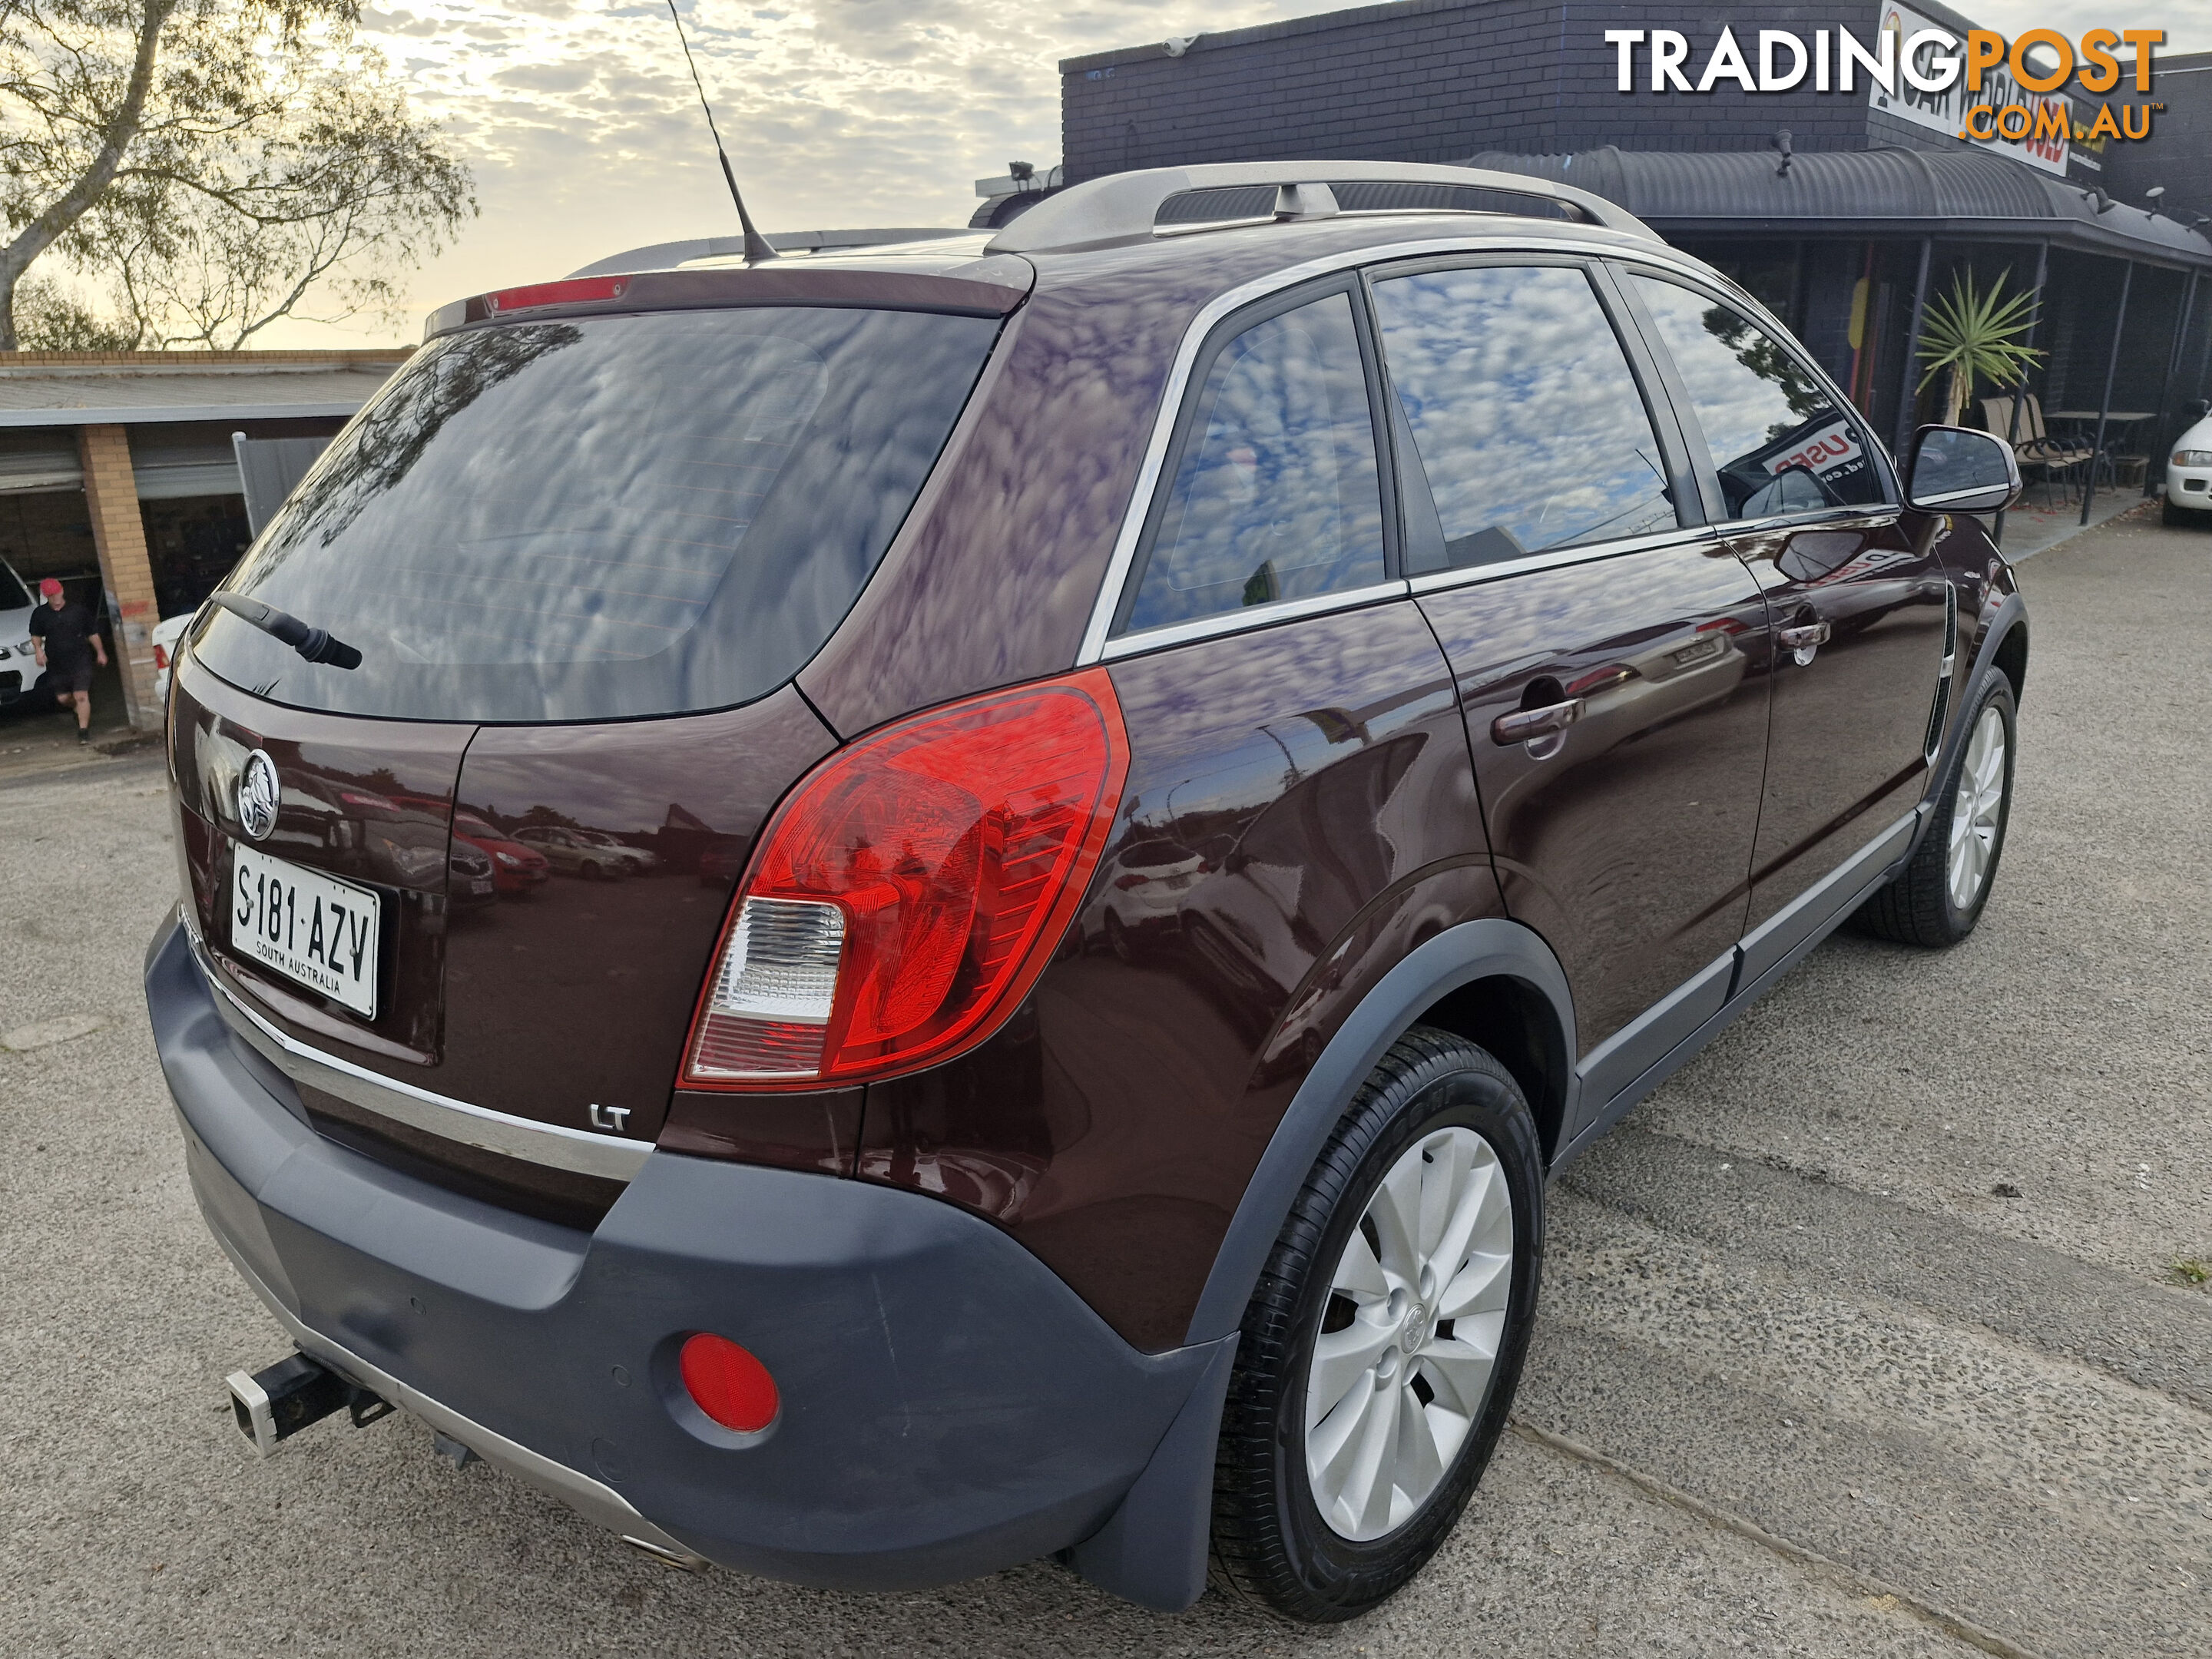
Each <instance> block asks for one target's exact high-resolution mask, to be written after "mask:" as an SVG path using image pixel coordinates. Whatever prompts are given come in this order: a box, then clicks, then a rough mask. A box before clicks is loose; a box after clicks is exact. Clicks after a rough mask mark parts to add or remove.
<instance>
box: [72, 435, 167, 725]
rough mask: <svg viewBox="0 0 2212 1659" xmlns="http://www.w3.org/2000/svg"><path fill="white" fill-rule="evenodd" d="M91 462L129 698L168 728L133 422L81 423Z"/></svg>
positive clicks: (132, 712)
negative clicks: (157, 688)
mask: <svg viewBox="0 0 2212 1659" xmlns="http://www.w3.org/2000/svg"><path fill="white" fill-rule="evenodd" d="M77 453H78V455H79V457H80V459H82V463H83V466H84V503H85V506H86V507H87V508H88V510H89V512H90V514H91V518H92V538H93V542H94V545H95V546H96V547H98V549H99V550H100V581H101V584H102V585H103V586H105V587H106V590H107V599H108V603H109V605H112V607H113V609H114V611H115V615H116V629H115V650H116V655H117V656H118V658H120V659H121V661H120V663H119V666H120V667H121V669H122V671H123V705H124V709H125V713H126V714H128V715H129V717H130V720H131V725H132V726H135V727H137V729H138V730H139V731H141V732H158V731H160V730H161V705H160V704H159V703H158V702H155V698H154V624H155V623H156V622H158V621H159V620H160V619H161V618H160V616H159V613H158V611H157V608H156V605H155V598H154V568H153V565H152V562H150V561H149V559H148V558H147V556H146V527H145V524H144V522H143V520H142V519H141V518H140V516H139V512H138V484H137V477H136V475H135V474H134V473H133V472H132V471H131V441H130V436H129V432H128V429H127V428H124V427H119V426H83V427H79V428H77Z"/></svg>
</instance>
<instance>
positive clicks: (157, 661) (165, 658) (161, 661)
mask: <svg viewBox="0 0 2212 1659" xmlns="http://www.w3.org/2000/svg"><path fill="white" fill-rule="evenodd" d="M168 665H169V647H167V646H166V645H157V646H155V647H154V671H155V673H157V674H158V673H160V672H161V671H162V670H163V669H164V668H167V666H168Z"/></svg>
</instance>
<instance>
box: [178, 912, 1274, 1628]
mask: <svg viewBox="0 0 2212 1659" xmlns="http://www.w3.org/2000/svg"><path fill="white" fill-rule="evenodd" d="M146 987H147V1000H148V1004H149V1008H150V1010H151V1012H152V1015H153V1023H154V1030H155V1039H156V1042H157V1045H158V1047H159V1048H160V1051H161V1062H162V1067H163V1070H164V1072H165V1073H166V1074H167V1079H168V1082H169V1086H170V1090H171V1092H172V1094H173V1096H174V1097H175V1099H176V1103H177V1107H178V1111H179V1116H180V1118H181V1120H182V1123H183V1127H184V1131H185V1142H186V1148H187V1152H186V1157H187V1163H188V1165H189V1168H190V1171H191V1180H192V1186H193V1191H194V1194H195V1195H196V1196H197V1200H198V1202H199V1205H200V1208H201V1210H202V1212H203V1213H204V1215H205V1217H206V1218H207V1221H208V1224H209V1225H210V1228H212V1229H213V1231H215V1233H216V1237H218V1238H219V1239H220V1240H221V1241H222V1244H223V1247H224V1249H226V1250H227V1251H228V1253H229V1254H230V1255H231V1257H232V1259H233V1260H234V1261H235V1262H236V1263H237V1264H238V1266H239V1267H240V1269H241V1271H242V1272H243V1273H245V1274H246V1277H247V1279H248V1280H249V1282H250V1283H252V1285H253V1286H254V1288H255V1289H256V1290H257V1291H259V1292H260V1294H261V1295H262V1297H264V1300H266V1301H267V1302H268V1303H269V1304H270V1308H271V1310H272V1311H274V1312H275V1313H276V1316H277V1317H278V1318H279V1319H280V1320H281V1321H282V1322H283V1323H284V1325H285V1327H286V1328H287V1330H288V1331H289V1333H290V1334H291V1336H292V1338H293V1340H295V1342H296V1343H297V1344H298V1345H299V1346H300V1347H301V1350H302V1351H303V1352H307V1353H309V1354H311V1355H313V1356H314V1357H315V1358H319V1359H320V1360H322V1361H324V1362H325V1364H329V1365H331V1367H332V1368H333V1369H334V1370H338V1371H340V1372H342V1373H343V1374H344V1375H345V1376H349V1378H351V1379H352V1380H353V1381H355V1382H356V1383H360V1384H361V1385H362V1386H363V1387H366V1388H368V1389H373V1390H374V1392H376V1393H377V1394H379V1395H382V1396H383V1397H384V1398H386V1399H387V1400H390V1401H392V1403H393V1404H395V1405H397V1406H399V1407H403V1408H404V1409H405V1410H407V1411H409V1412H410V1413H413V1414H414V1415H416V1416H417V1417H419V1418H421V1419H423V1420H425V1421H427V1422H428V1423H429V1424H431V1425H433V1426H434V1427H435V1428H437V1429H439V1430H441V1431H442V1432H444V1433H446V1434H447V1435H449V1436H450V1437H452V1438H453V1439H456V1440H459V1442H461V1443H463V1444H465V1445H466V1446H469V1447H470V1448H471V1449H474V1450H475V1451H477V1453H479V1454H480V1455H483V1457H484V1458H485V1459H486V1460H487V1461H489V1462H492V1463H494V1464H495V1465H498V1466H499V1467H501V1468H505V1469H507V1471H508V1472H510V1473H512V1474H517V1475H520V1476H521V1477H522V1478H523V1479H525V1480H530V1481H532V1482H533V1483H534V1484H536V1485H538V1486H541V1487H544V1489H546V1490H547V1491H549V1492H552V1493H553V1494H554V1495H556V1496H557V1497H559V1498H562V1500H563V1501H565V1502H567V1503H568V1504H570V1505H572V1506H573V1507H574V1508H575V1509H577V1510H579V1511H580V1512H581V1513H583V1514H585V1515H586V1516H589V1517H590V1518H591V1519H592V1520H594V1521H597V1522H599V1523H601V1524H602V1525H604V1526H606V1527H607V1528H610V1529H611V1530H612V1531H615V1532H617V1533H620V1534H627V1535H629V1536H631V1537H633V1538H635V1539H638V1540H640V1541H643V1542H645V1543H647V1544H649V1545H651V1546H653V1547H655V1548H658V1549H661V1550H665V1551H668V1552H671V1553H676V1554H679V1555H682V1554H696V1555H698V1556H701V1557H703V1558H705V1559H708V1560H711V1561H715V1562H719V1563H721V1564H723V1565H730V1566H734V1567H738V1568H741V1569H744V1570H747V1571H755V1572H759V1573H762V1574H763V1575H766V1576H769V1577H778V1578H785V1579H789V1580H793V1581H795V1582H799V1583H811V1584H818V1585H824V1586H831V1587H841V1588H848V1589H909V1588H919V1587H922V1586H927V1585H931V1584H936V1583H947V1582H951V1581H953V1580H956V1579H959V1578H963V1577H972V1576H975V1575H976V1574H978V1573H982V1572H987V1571H995V1570H998V1569H1000V1568H1002V1567H1006V1566H1009V1565H1015V1564H1017V1563H1018V1562H1021V1561H1024V1560H1029V1559H1034V1558H1036V1556H1039V1555H1042V1554H1045V1553H1050V1552H1053V1551H1055V1550H1059V1549H1062V1548H1065V1547H1070V1546H1074V1545H1078V1544H1079V1543H1081V1542H1082V1541H1085V1540H1088V1539H1092V1538H1093V1537H1094V1534H1095V1535H1097V1538H1098V1539H1099V1540H1100V1543H1097V1544H1093V1545H1091V1546H1089V1547H1085V1548H1084V1549H1079V1550H1078V1552H1077V1558H1076V1559H1077V1561H1078V1565H1079V1566H1082V1567H1085V1568H1086V1569H1088V1568H1089V1566H1090V1564H1091V1561H1093V1560H1095V1561H1096V1562H1097V1565H1098V1567H1099V1568H1100V1569H1101V1570H1100V1571H1095V1572H1094V1574H1093V1576H1095V1577H1099V1578H1101V1579H1102V1581H1106V1582H1109V1586H1110V1587H1111V1588H1114V1589H1117V1590H1120V1591H1121V1593H1123V1594H1125V1595H1133V1596H1135V1597H1136V1598H1137V1599H1139V1600H1143V1601H1147V1602H1150V1603H1151V1604H1152V1605H1154V1606H1175V1605H1181V1604H1182V1603H1184V1602H1186V1601H1188V1600H1191V1599H1194V1597H1195V1595H1196V1594H1197V1591H1198V1589H1199V1588H1200V1586H1201V1585H1202V1583H1203V1560H1202V1551H1203V1547H1204V1543H1203V1534H1204V1527H1203V1521H1202V1505H1203V1503H1204V1495H1205V1492H1206V1489H1208V1488H1210V1486H1211V1466H1212V1425H1213V1424H1214V1423H1215V1422H1216V1421H1218V1410H1219V1404H1220V1395H1221V1392H1222V1390H1223V1389H1224V1388H1225V1385H1226V1381H1227V1371H1228V1365H1227V1363H1226V1362H1227V1358H1228V1353H1229V1351H1230V1345H1231V1344H1233V1342H1234V1340H1235V1339H1234V1338H1233V1337H1231V1338H1230V1339H1228V1340H1226V1341H1225V1342H1218V1343H1212V1344H1206V1345H1203V1346H1192V1347H1186V1348H1182V1349H1177V1350H1176V1351H1174V1352H1169V1353H1165V1354H1158V1355H1152V1354H1144V1353H1140V1352H1137V1351H1136V1350H1134V1349H1133V1348H1131V1347H1130V1346H1128V1345H1127V1343H1126V1342H1124V1341H1122V1340H1121V1338H1120V1337H1119V1336H1118V1335H1116V1334H1115V1333H1114V1332H1113V1331H1112V1330H1111V1329H1109V1328H1108V1327H1107V1326H1106V1324H1105V1323H1104V1322H1103V1321H1102V1320H1100V1319H1099V1318H1098V1317H1097V1315H1096V1314H1094V1313H1093V1312H1092V1311H1091V1309H1090V1308H1089V1307H1088V1306H1086V1305H1085V1304H1084V1303H1083V1302H1082V1301H1081V1300H1080V1299H1079V1297H1076V1296H1075V1295H1074V1294H1073V1292H1072V1291H1069V1290H1068V1289H1067V1287H1066V1285H1064V1284H1063V1283H1062V1282H1061V1281H1060V1279H1058V1278H1056V1277H1055V1276H1054V1274H1053V1273H1051V1272H1050V1271H1049V1270H1048V1269H1047V1268H1046V1267H1044V1266H1043V1265H1042V1263H1041V1262H1039V1261H1037V1260H1036V1257H1034V1256H1032V1255H1030V1254H1029V1253H1028V1252H1027V1251H1025V1250H1024V1249H1021V1248H1020V1247H1019V1246H1018V1245H1017V1244H1015V1243H1013V1242H1012V1240H1011V1239H1009V1238H1008V1237H1006V1235H1005V1234H1003V1233H1001V1232H1000V1231H999V1230H998V1229H996V1228H994V1227H993V1226H991V1225H989V1224H988V1223H987V1222H985V1221H982V1220H981V1219H980V1218H976V1217H975V1216H973V1215H970V1214H969V1213H968V1212H964V1211H962V1210H959V1209H957V1208H955V1207H954V1206H951V1205H949V1204H945V1203H940V1202H939V1201H937V1200H933V1199H930V1198H927V1197H924V1196H921V1195H918V1194H910V1193H906V1192H902V1191H898V1190H896V1189H893V1188H884V1187H879V1186H873V1185H870V1184H868V1183H866V1182H857V1181H841V1180H836V1179H833V1178H831V1177H829V1176H815V1175H805V1174H798V1173H793V1172H791V1171H787V1170H772V1169H762V1168H755V1167H751V1166H748V1165H743V1164H723V1163H719V1162H714V1161H711V1160H707V1159H701V1158H685V1157H681V1156H678V1155H674V1154H670V1153H665V1152H654V1153H653V1154H652V1155H651V1156H650V1157H648V1158H646V1160H645V1161H644V1164H643V1165H642V1167H641V1169H640V1170H639V1172H638V1174H637V1176H636V1177H635V1179H634V1180H633V1181H632V1182H631V1183H630V1185H629V1188H628V1189H627V1190H626V1191H625V1193H624V1194H623V1197H622V1198H621V1199H620V1200H618V1201H617V1204H616V1205H615V1206H614V1208H613V1209H612V1210H611V1212H609V1213H608V1215H607V1217H606V1218H605V1221H603V1222H602V1223H601V1224H600V1225H599V1228H598V1230H597V1231H595V1232H592V1233H589V1234H586V1233H582V1232H577V1231H571V1230H568V1229H566V1228H562V1227H558V1226H555V1225H551V1224H549V1223H545V1222H542V1221H538V1220H535V1219H533V1218H529V1217H526V1216H521V1215H518V1214H515V1213H513V1212H508V1211H506V1210H503V1209H500V1208H498V1207H495V1206H491V1205H488V1204H484V1203H481V1202H479V1201H477V1200H473V1199H470V1198H466V1197H463V1196H460V1195H459V1194H454V1193H451V1192H447V1191H446V1190H445V1189H443V1188H438V1187H435V1186H432V1185H430V1184H428V1183H426V1182H422V1181H419V1180H416V1179H414V1178H412V1177H411V1176H406V1175H404V1174H401V1173H399V1172H398V1171H397V1170H392V1169H389V1168H386V1166H384V1165H383V1164H378V1163H376V1162H374V1161H373V1160H371V1159H368V1158H363V1157H361V1156H360V1155H358V1154H356V1153H355V1152H350V1151H349V1150H347V1149H346V1148H343V1147H341V1146H337V1145H336V1144H334V1143H332V1142H331V1141H329V1140H326V1139H324V1138H323V1137H322V1136H320V1135H319V1134H317V1133H315V1132H314V1130H313V1128H311V1127H309V1126H308V1123H307V1120H306V1118H305V1115H304V1114H303V1112H302V1111H301V1109H300V1106H299V1103H298V1099H297V1097H296V1094H295V1092H294V1091H293V1090H292V1088H291V1085H290V1084H289V1081H288V1080H287V1079H285V1078H284V1077H283V1074H282V1073H278V1072H276V1070H275V1069H274V1068H273V1067H271V1066H270V1065H269V1064H268V1063H267V1061H266V1060H264V1059H263V1058H262V1057H261V1056H260V1055H258V1054H256V1053H254V1052H253V1051H252V1049H251V1048H247V1047H246V1045H244V1044H242V1043H240V1042H238V1041H237V1040H236V1039H235V1038H234V1036H232V1035H231V1033H230V1032H229V1030H228V1028H227V1027H226V1026H225V1025H224V1024H222V1021H221V1019H220V1018H218V1017H217V1014H216V1009H215V1006H214V1003H213V1000H212V998H213V993H212V991H211V990H210V987H209V985H208V983H207V981H206V979H205V978H204V975H203V973H202V971H201V969H199V967H198V966H197V964H196V963H194V962H193V960H192V959H191V953H190V951H189V949H188V946H187V944H186V941H185V938H184V936H183V934H182V933H181V930H179V929H178V928H176V927H174V925H173V924H165V927H164V931H163V933H162V934H161V935H159V936H157V937H156V939H155V942H154V945H153V946H152V948H151V949H150V950H149V952H148V957H147V971H146ZM700 1330H712V1331H717V1332H720V1333H721V1334H725V1335H727V1336H729V1337H731V1338H732V1339H733V1340H737V1341H739V1342H742V1343H744V1345H745V1346H747V1347H749V1348H750V1349H751V1350H752V1351H753V1352H755V1353H757V1354H758V1355H759V1356H760V1357H761V1358H762V1359H763V1361H764V1362H765V1363H766V1364H767V1365H768V1366H769V1370H771V1372H772V1373H773V1374H774V1375H775V1378H776V1381H777V1383H778V1385H779V1387H780V1389H781V1391H782V1397H783V1402H784V1403H783V1410H782V1413H781V1416H780V1417H779V1418H778V1419H777V1420H776V1422H775V1424H774V1425H772V1426H771V1427H770V1428H769V1430H767V1431H764V1432H763V1434H761V1435H759V1436H757V1437H750V1438H749V1439H741V1438H740V1437H735V1436H730V1435H726V1434H724V1433H722V1431H718V1430H715V1429H714V1428H713V1427H712V1425H706V1424H705V1423H704V1420H703V1419H700V1418H699V1417H698V1416H697V1414H696V1412H687V1411H684V1409H682V1407H683V1404H684V1400H683V1395H682V1386H681V1383H680V1380H679V1379H678V1376H677V1370H676V1353H677V1350H678V1348H679V1347H680V1346H681V1345H682V1342H683V1340H684V1338H685V1337H686V1336H688V1335H690V1334H691V1333H693V1332H696V1331H700ZM1201 1378H1203V1380H1204V1383H1205V1386H1203V1387H1200V1386H1198V1385H1199V1384H1200V1380H1201ZM1187 1405H1188V1411H1187V1410H1186V1409H1185V1408H1186V1406H1187ZM1179 1418H1181V1419H1182V1422H1181V1423H1180V1425H1178V1419H1179ZM687 1422H688V1423H689V1424H690V1426H687ZM1171 1427H1176V1428H1177V1430H1178V1431H1177V1432H1176V1434H1174V1435H1170V1428H1171ZM1164 1443H1166V1444H1167V1446H1168V1448H1169V1450H1168V1451H1167V1452H1165V1453H1164V1459H1166V1460H1167V1461H1170V1462H1172V1464H1173V1467H1163V1466H1162V1461H1161V1460H1156V1459H1155V1455H1154V1454H1155V1452H1156V1450H1158V1449H1162V1448H1163V1444H1164ZM1186 1465H1188V1467H1185V1466H1186ZM1140 1476H1141V1477H1143V1479H1142V1480H1140V1479H1139V1477H1140ZM1133 1487H1135V1488H1137V1496H1136V1498H1132V1499H1130V1501H1129V1503H1128V1504H1126V1505H1125V1504H1124V1499H1125V1498H1127V1497H1128V1495H1129V1494H1130V1493H1131V1491H1132V1488H1133ZM1163 1502H1164V1504H1165V1506H1166V1510H1168V1511H1171V1514H1170V1515H1169V1516H1168V1517H1167V1518H1168V1519H1170V1521H1173V1522H1177V1523H1179V1524H1174V1525H1169V1526H1165V1527H1162V1526H1160V1525H1158V1524H1157V1522H1158V1520H1159V1519H1160V1517H1159V1516H1155V1515H1153V1514H1152V1512H1151V1510H1149V1509H1147V1507H1146V1506H1147V1505H1148V1504H1151V1505H1158V1504H1161V1503H1163ZM1194 1504H1196V1505H1198V1506H1200V1513H1199V1514H1198V1515H1192V1516H1186V1515H1184V1514H1183V1513H1182V1511H1184V1510H1189V1509H1191V1508H1192V1507H1193V1506H1194ZM1132 1511H1140V1512H1135V1513H1133V1512H1132ZM1109 1521H1111V1522H1113V1523H1114V1524H1113V1525H1112V1526H1111V1527H1109V1526H1108V1522H1109ZM1192 1523H1195V1525H1196V1532H1195V1534H1194V1535H1193V1534H1192ZM1102 1528H1103V1529H1104V1530H1103V1531H1102ZM1155 1532H1158V1533H1160V1534H1162V1535H1163V1536H1164V1535H1165V1534H1167V1533H1175V1534H1178V1535H1179V1536H1180V1538H1181V1541H1180V1542H1179V1543H1177V1544H1176V1547H1175V1548H1174V1549H1173V1550H1171V1551H1170V1552H1169V1557H1170V1558H1171V1559H1155V1558H1156V1555H1157V1553H1156V1552H1153V1551H1149V1550H1147V1549H1145V1548H1143V1547H1137V1548H1135V1549H1132V1548H1131V1547H1130V1543H1129V1541H1130V1540H1131V1539H1132V1538H1133V1537H1135V1536H1141V1535H1146V1534H1152V1533H1155ZM1109 1542H1110V1543H1111V1546H1112V1547H1111V1548H1110V1550H1109V1549H1106V1548H1105V1547H1104V1546H1105V1545H1106V1544H1108V1543H1109ZM1194 1553H1195V1555H1196V1559H1192V1558H1193V1557H1194ZM1109 1554H1110V1556H1111V1558H1112V1559H1111V1560H1110V1561H1109V1560H1108V1559H1106V1557H1107V1556H1108V1555H1109ZM1086 1558H1089V1559H1086Z"/></svg>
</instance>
